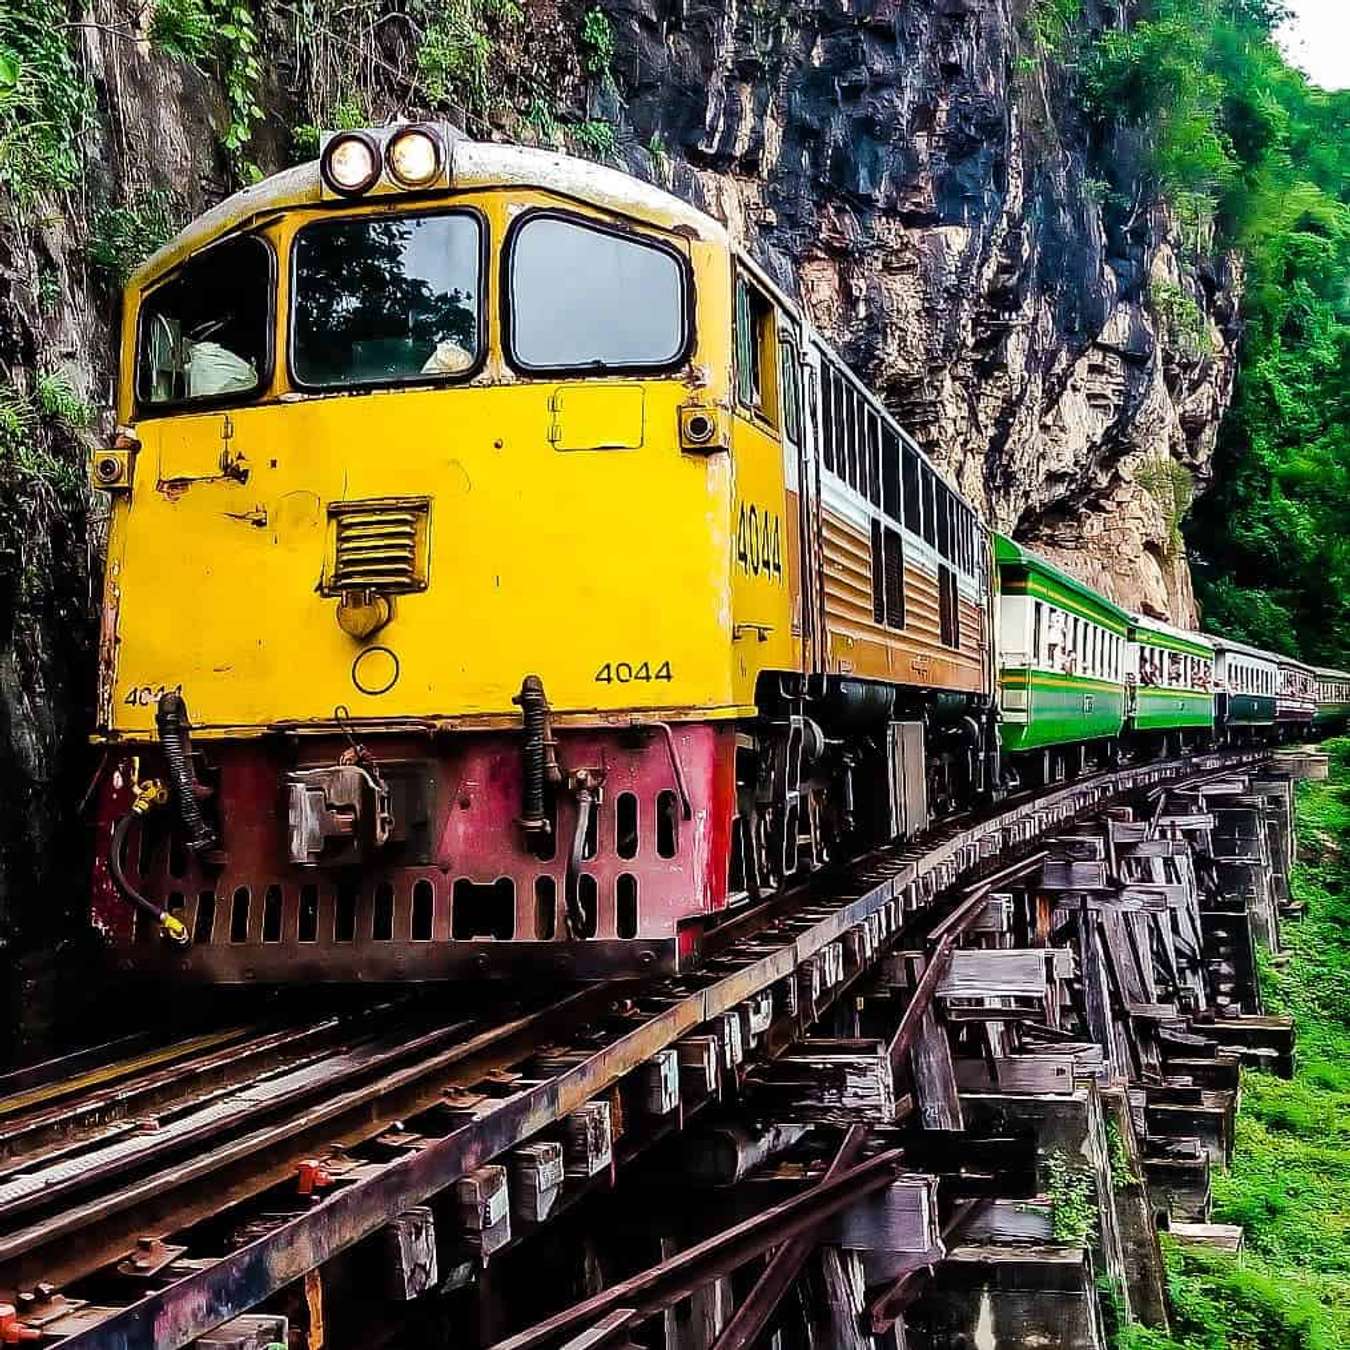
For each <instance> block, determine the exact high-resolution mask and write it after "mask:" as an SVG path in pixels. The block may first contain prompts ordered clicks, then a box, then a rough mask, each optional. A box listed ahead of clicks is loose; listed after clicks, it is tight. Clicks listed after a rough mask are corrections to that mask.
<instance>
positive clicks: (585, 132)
mask: <svg viewBox="0 0 1350 1350" xmlns="http://www.w3.org/2000/svg"><path fill="white" fill-rule="evenodd" d="M571 131H572V139H573V140H574V141H575V142H576V144H577V146H578V148H579V149H581V150H583V151H584V152H585V153H586V154H588V155H590V156H591V158H592V159H601V160H603V159H608V158H610V156H611V155H613V153H614V147H615V146H616V144H617V140H616V138H615V134H614V124H613V123H612V122H606V121H602V120H598V119H594V120H592V121H589V122H578V123H577V124H576V126H574V127H572V128H571Z"/></svg>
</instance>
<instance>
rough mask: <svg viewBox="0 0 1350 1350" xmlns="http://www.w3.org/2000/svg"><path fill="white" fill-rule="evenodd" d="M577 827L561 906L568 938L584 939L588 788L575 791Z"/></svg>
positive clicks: (592, 801)
mask: <svg viewBox="0 0 1350 1350" xmlns="http://www.w3.org/2000/svg"><path fill="white" fill-rule="evenodd" d="M576 803H577V825H576V829H575V830H574V831H573V832H572V847H571V848H570V849H568V851H567V873H566V876H565V877H564V880H563V905H564V908H565V910H566V913H567V932H568V935H569V936H570V937H574V938H580V937H585V936H586V933H585V932H584V929H585V924H586V916H585V914H584V913H583V912H582V909H581V895H580V893H579V892H580V889H581V887H580V883H581V864H582V862H583V861H584V857H583V855H584V854H585V852H586V836H587V835H588V834H589V833H590V829H591V813H592V812H593V811H594V810H595V793H594V792H592V791H591V789H590V788H588V787H584V786H583V787H579V788H577V790H576Z"/></svg>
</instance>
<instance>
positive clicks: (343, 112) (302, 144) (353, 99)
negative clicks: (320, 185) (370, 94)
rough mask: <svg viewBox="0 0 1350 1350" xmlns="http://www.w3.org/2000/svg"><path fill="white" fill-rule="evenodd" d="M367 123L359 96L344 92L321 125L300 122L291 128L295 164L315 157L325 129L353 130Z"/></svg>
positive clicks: (292, 154)
mask: <svg viewBox="0 0 1350 1350" xmlns="http://www.w3.org/2000/svg"><path fill="white" fill-rule="evenodd" d="M369 125H370V115H369V113H368V112H367V111H366V105H365V102H364V101H363V100H362V98H361V96H360V95H359V94H356V93H347V94H344V95H343V96H342V97H341V98H339V99H338V101H337V102H336V103H335V104H334V105H333V107H332V110H331V112H330V113H329V115H328V116H327V117H326V118H324V124H323V126H318V125H317V124H316V123H314V122H301V123H300V124H299V125H298V126H295V127H293V128H292V129H291V157H292V159H293V160H294V162H295V163H297V164H301V163H303V162H304V161H305V160H308V159H316V158H317V157H318V154H319V141H320V139H321V137H322V135H323V133H324V132H325V131H355V130H356V129H358V128H359V127H364V126H369Z"/></svg>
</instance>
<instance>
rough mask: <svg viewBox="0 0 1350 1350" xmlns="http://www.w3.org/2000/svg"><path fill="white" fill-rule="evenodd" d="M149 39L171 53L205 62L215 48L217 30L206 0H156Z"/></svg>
mask: <svg viewBox="0 0 1350 1350" xmlns="http://www.w3.org/2000/svg"><path fill="white" fill-rule="evenodd" d="M150 41H151V43H152V44H153V45H154V46H155V47H156V48H158V50H160V51H162V52H164V53H166V54H167V55H169V56H173V57H177V58H178V60H180V61H187V62H188V63H189V64H191V65H194V66H201V65H205V64H206V62H207V61H209V60H210V58H211V56H212V53H213V52H214V50H215V43H216V31H215V24H214V22H213V20H212V16H211V13H210V11H209V10H208V9H207V7H206V0H156V3H155V8H154V10H153V12H152V13H151V15H150Z"/></svg>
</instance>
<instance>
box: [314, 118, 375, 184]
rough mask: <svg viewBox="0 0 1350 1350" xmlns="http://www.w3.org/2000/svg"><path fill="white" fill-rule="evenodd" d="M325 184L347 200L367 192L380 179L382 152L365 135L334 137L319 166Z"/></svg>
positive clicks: (326, 147) (325, 149) (326, 148)
mask: <svg viewBox="0 0 1350 1350" xmlns="http://www.w3.org/2000/svg"><path fill="white" fill-rule="evenodd" d="M319 170H320V172H321V173H322V174H323V178H324V182H326V183H327V184H328V186H329V187H330V188H332V189H333V191H334V192H338V193H341V194H342V196H344V197H359V196H360V195H361V193H363V192H368V191H369V190H370V189H371V188H372V187H373V186H374V185H375V181H376V180H377V179H378V178H379V176H380V152H379V149H378V147H377V146H376V144H375V142H374V140H373V139H372V138H371V137H370V136H367V135H366V133H365V132H364V131H352V132H346V133H344V134H343V135H341V136H334V137H333V139H332V140H331V141H329V142H328V144H327V145H326V146H325V147H324V152H323V158H322V160H321V161H320V163H319Z"/></svg>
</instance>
